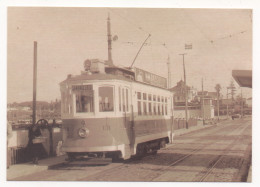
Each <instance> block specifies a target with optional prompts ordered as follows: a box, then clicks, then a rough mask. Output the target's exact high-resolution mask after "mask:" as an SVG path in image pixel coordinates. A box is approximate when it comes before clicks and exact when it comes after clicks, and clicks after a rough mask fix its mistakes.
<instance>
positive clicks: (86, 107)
mask: <svg viewBox="0 0 260 187" xmlns="http://www.w3.org/2000/svg"><path fill="white" fill-rule="evenodd" d="M93 103H94V102H93V95H92V96H91V95H88V94H87V93H84V92H83V93H81V94H76V112H77V113H87V112H94V104H93Z"/></svg>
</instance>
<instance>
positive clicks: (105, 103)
mask: <svg viewBox="0 0 260 187" xmlns="http://www.w3.org/2000/svg"><path fill="white" fill-rule="evenodd" d="M98 93H99V112H112V111H114V93H113V87H108V86H104V87H99V89H98Z"/></svg>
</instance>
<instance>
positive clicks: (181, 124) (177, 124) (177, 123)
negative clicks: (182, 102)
mask: <svg viewBox="0 0 260 187" xmlns="http://www.w3.org/2000/svg"><path fill="white" fill-rule="evenodd" d="M197 125H198V120H197V119H195V118H190V119H189V120H188V128H189V127H193V126H197ZM173 128H174V130H177V129H184V128H186V121H185V119H174V126H173Z"/></svg>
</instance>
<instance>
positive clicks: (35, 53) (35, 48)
mask: <svg viewBox="0 0 260 187" xmlns="http://www.w3.org/2000/svg"><path fill="white" fill-rule="evenodd" d="M33 44H34V50H33V115H32V118H33V119H32V125H35V123H36V87H37V42H36V41H34V42H33Z"/></svg>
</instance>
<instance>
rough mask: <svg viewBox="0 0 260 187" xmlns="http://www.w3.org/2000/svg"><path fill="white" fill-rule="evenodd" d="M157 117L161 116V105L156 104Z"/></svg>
mask: <svg viewBox="0 0 260 187" xmlns="http://www.w3.org/2000/svg"><path fill="white" fill-rule="evenodd" d="M158 115H161V105H160V103H158Z"/></svg>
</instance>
